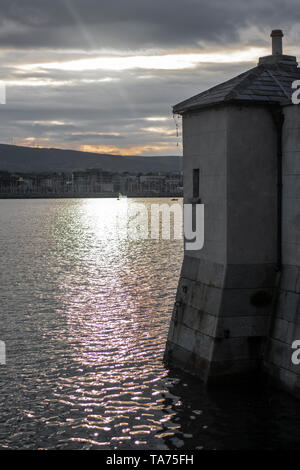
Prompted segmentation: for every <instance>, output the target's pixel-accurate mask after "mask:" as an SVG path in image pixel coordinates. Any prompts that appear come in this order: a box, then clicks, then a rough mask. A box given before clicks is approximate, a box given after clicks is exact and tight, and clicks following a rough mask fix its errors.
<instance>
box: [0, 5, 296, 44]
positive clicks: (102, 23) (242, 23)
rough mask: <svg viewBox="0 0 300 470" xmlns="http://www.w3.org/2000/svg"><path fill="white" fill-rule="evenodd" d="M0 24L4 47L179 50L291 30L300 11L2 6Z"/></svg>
mask: <svg viewBox="0 0 300 470" xmlns="http://www.w3.org/2000/svg"><path fill="white" fill-rule="evenodd" d="M0 18H1V21H0V40H1V44H2V45H4V46H12V47H20V48H24V47H37V48H38V47H43V48H45V47H46V48H49V47H66V48H78V47H81V48H84V49H86V48H116V47H117V48H121V49H126V48H144V47H151V46H153V47H168V48H178V47H186V46H188V47H199V41H200V43H201V42H203V41H205V42H206V41H212V42H214V43H221V44H222V43H224V42H232V41H236V40H237V39H238V37H239V32H240V30H241V29H243V28H247V27H248V26H249V25H253V24H254V25H256V26H257V27H258V28H260V29H262V30H267V31H268V30H269V29H270V28H271V27H273V26H278V25H281V26H282V27H285V28H287V27H289V26H290V25H291V24H292V23H294V22H295V21H297V20H299V19H300V10H299V7H298V0H288V1H280V0H275V1H274V0H272V1H270V0H252V1H251V2H250V1H248V0H227V1H226V2H225V1H224V0H184V1H183V0H152V1H151V2H150V1H148V0H111V1H109V2H107V1H104V0H100V1H99V0H84V1H83V0H52V1H51V2H45V1H41V0H26V1H24V0H1V4H0ZM261 41H263V39H261Z"/></svg>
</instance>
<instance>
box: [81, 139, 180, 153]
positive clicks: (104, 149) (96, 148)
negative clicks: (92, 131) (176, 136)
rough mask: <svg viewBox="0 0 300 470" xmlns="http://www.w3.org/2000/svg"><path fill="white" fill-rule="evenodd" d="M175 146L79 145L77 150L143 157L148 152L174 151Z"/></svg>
mask: <svg viewBox="0 0 300 470" xmlns="http://www.w3.org/2000/svg"><path fill="white" fill-rule="evenodd" d="M175 149H176V144H175V143H174V142H170V143H166V142H157V143H153V144H148V145H147V144H145V145H136V146H132V147H118V146H116V145H81V146H80V147H79V150H81V151H83V152H92V153H104V154H110V155H126V156H129V155H143V154H146V153H148V152H165V151H166V150H170V151H174V150H175Z"/></svg>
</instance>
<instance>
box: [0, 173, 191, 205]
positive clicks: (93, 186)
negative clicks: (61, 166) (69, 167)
mask: <svg viewBox="0 0 300 470" xmlns="http://www.w3.org/2000/svg"><path fill="white" fill-rule="evenodd" d="M119 194H122V195H125V196H128V197H181V196H182V195H183V175H182V171H174V172H148V173H129V172H122V173H118V172H111V171H104V170H102V169H99V168H97V169H87V170H82V171H73V172H60V173H58V172H44V173H21V172H14V173H11V172H8V171H0V199H8V198H16V199H17V198H18V199H23V198H73V197H74V198H75V197H99V198H101V197H117V196H118V195H119Z"/></svg>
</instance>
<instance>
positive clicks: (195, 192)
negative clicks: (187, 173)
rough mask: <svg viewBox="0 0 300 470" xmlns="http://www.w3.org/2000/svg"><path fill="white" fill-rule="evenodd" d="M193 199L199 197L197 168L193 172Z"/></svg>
mask: <svg viewBox="0 0 300 470" xmlns="http://www.w3.org/2000/svg"><path fill="white" fill-rule="evenodd" d="M193 197H195V198H197V197H199V168H195V169H194V170H193Z"/></svg>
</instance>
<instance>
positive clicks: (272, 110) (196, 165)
mask: <svg viewBox="0 0 300 470" xmlns="http://www.w3.org/2000/svg"><path fill="white" fill-rule="evenodd" d="M282 36H283V34H282V32H281V31H280V30H275V31H272V34H271V37H272V55H270V56H266V57H262V58H260V59H259V62H258V65H257V66H256V67H254V68H253V69H250V70H248V71H246V72H245V73H242V74H241V75H239V76H237V77H235V78H233V79H231V80H229V81H227V82H225V83H222V84H220V85H218V86H215V87H213V88H211V89H209V90H208V91H205V92H203V93H200V94H199V95H197V96H194V97H192V98H190V99H188V100H186V101H183V102H181V103H179V104H177V105H176V106H174V113H176V114H180V115H181V116H182V118H183V119H182V121H183V157H184V158H183V159H184V202H185V203H193V204H197V203H200V202H201V203H202V204H204V208H205V225H204V236H205V240H204V247H203V249H202V250H199V251H186V250H185V254H184V261H183V266H182V270H181V275H180V280H179V285H178V290H177V296H176V302H175V306H174V310H173V314H172V319H171V324H170V330H169V335H168V340H167V345H166V351H165V359H166V360H167V361H168V362H169V363H171V364H172V365H174V366H176V367H180V368H182V369H184V370H186V371H189V372H191V373H192V374H194V375H197V376H199V377H200V378H201V379H203V380H204V381H206V382H207V381H212V380H216V379H220V378H222V379H224V378H225V377H226V378H227V377H232V376H233V375H236V374H247V375H248V374H249V373H250V372H254V371H258V370H259V369H264V370H265V371H267V372H268V373H269V374H271V375H273V376H274V377H276V378H277V380H278V381H279V382H280V383H281V384H282V385H284V386H285V387H286V388H288V389H289V390H292V391H293V392H294V393H297V390H299V391H300V365H299V366H295V365H293V363H292V362H291V355H292V352H293V351H292V349H291V344H292V342H293V341H294V340H296V339H299V340H300V204H299V202H300V106H297V105H295V104H292V101H291V95H292V93H293V91H294V90H293V89H292V83H293V82H294V81H295V80H300V70H299V69H298V67H297V65H298V64H297V62H296V58H295V57H293V56H288V55H283V54H282ZM298 304H299V314H298ZM297 334H298V337H297Z"/></svg>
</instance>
